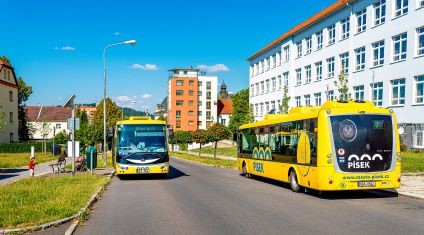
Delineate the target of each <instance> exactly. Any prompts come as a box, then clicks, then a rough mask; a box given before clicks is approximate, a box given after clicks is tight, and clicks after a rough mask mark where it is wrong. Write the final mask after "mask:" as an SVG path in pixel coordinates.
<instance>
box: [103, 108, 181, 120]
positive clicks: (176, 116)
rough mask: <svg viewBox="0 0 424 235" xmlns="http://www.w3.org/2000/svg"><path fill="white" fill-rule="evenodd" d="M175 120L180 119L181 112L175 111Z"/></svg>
mask: <svg viewBox="0 0 424 235" xmlns="http://www.w3.org/2000/svg"><path fill="white" fill-rule="evenodd" d="M106 114H107V113H106ZM175 118H181V110H177V111H175Z"/></svg>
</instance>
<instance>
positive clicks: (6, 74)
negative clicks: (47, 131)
mask: <svg viewBox="0 0 424 235" xmlns="http://www.w3.org/2000/svg"><path fill="white" fill-rule="evenodd" d="M0 115H1V116H2V118H0V121H2V122H3V123H1V124H0V143H11V142H14V141H18V138H19V136H18V125H19V123H18V81H17V79H16V75H15V70H14V69H13V67H12V65H10V64H9V62H8V61H3V60H0Z"/></svg>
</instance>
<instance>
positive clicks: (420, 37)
mask: <svg viewBox="0 0 424 235" xmlns="http://www.w3.org/2000/svg"><path fill="white" fill-rule="evenodd" d="M417 55H424V27H421V28H418V29H417Z"/></svg>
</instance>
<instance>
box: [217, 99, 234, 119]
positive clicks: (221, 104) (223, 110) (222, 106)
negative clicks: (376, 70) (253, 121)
mask: <svg viewBox="0 0 424 235" xmlns="http://www.w3.org/2000/svg"><path fill="white" fill-rule="evenodd" d="M232 113H233V101H232V100H218V116H219V115H221V114H232Z"/></svg>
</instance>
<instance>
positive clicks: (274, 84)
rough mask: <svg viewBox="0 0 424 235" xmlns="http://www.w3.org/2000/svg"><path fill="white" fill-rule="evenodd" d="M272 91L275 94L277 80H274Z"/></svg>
mask: <svg viewBox="0 0 424 235" xmlns="http://www.w3.org/2000/svg"><path fill="white" fill-rule="evenodd" d="M271 81H272V91H273V92H274V91H275V90H276V89H277V79H275V78H272V79H271Z"/></svg>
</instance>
